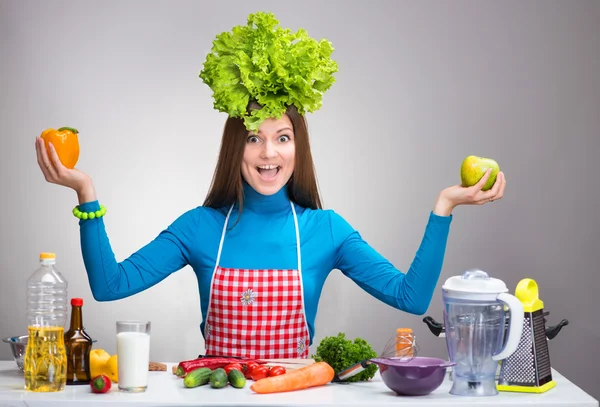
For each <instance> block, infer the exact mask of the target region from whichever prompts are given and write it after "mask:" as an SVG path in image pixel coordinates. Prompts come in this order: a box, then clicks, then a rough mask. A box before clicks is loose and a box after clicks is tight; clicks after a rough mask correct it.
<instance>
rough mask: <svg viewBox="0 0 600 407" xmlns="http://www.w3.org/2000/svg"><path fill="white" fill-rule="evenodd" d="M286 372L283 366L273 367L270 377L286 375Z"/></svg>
mask: <svg viewBox="0 0 600 407" xmlns="http://www.w3.org/2000/svg"><path fill="white" fill-rule="evenodd" d="M285 372H286V370H285V367H283V366H273V367H272V368H271V370H269V377H273V376H279V375H282V374H285Z"/></svg>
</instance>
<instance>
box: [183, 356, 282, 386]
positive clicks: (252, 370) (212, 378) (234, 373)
mask: <svg viewBox="0 0 600 407" xmlns="http://www.w3.org/2000/svg"><path fill="white" fill-rule="evenodd" d="M174 373H175V375H177V376H179V377H181V378H183V385H184V386H185V387H187V388H194V387H199V386H203V385H205V384H210V386H211V387H213V388H216V389H221V388H223V387H226V386H227V384H230V385H231V386H232V387H235V388H237V389H242V388H244V387H245V386H246V380H254V381H258V380H261V379H265V378H267V377H275V376H280V375H284V374H285V373H286V369H285V367H283V366H272V367H271V366H267V365H266V362H264V361H261V360H254V359H238V358H228V357H210V358H198V359H192V360H185V361H182V362H180V363H179V365H178V366H177V369H176V370H175V372H174Z"/></svg>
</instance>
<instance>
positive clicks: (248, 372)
mask: <svg viewBox="0 0 600 407" xmlns="http://www.w3.org/2000/svg"><path fill="white" fill-rule="evenodd" d="M243 366H244V368H245V369H244V370H242V373H244V376H246V379H250V378H252V370H254V368H255V367H256V366H260V365H259V364H258V363H256V362H248V363H247V364H244V365H243Z"/></svg>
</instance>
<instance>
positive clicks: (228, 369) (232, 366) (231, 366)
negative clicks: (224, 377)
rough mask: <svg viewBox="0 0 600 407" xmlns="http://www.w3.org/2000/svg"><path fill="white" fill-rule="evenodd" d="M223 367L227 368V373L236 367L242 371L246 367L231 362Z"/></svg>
mask: <svg viewBox="0 0 600 407" xmlns="http://www.w3.org/2000/svg"><path fill="white" fill-rule="evenodd" d="M223 369H225V373H227V374H229V372H231V371H232V370H234V369H236V370H239V371H240V372H243V371H244V369H243V368H242V365H241V364H239V363H230V364H228V365H227V366H225V367H224V368H223Z"/></svg>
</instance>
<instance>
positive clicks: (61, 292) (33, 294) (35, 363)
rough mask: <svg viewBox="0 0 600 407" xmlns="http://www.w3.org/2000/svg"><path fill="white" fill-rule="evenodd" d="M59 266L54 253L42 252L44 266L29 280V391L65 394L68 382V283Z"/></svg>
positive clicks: (27, 364)
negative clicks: (66, 331) (66, 329)
mask: <svg viewBox="0 0 600 407" xmlns="http://www.w3.org/2000/svg"><path fill="white" fill-rule="evenodd" d="M55 264H56V255H55V254H54V253H40V267H39V268H38V269H37V270H36V271H35V272H34V273H33V274H32V275H31V277H29V279H28V280H27V319H28V329H29V339H28V341H27V349H26V351H25V358H24V359H25V360H24V362H25V363H24V364H25V366H24V371H25V389H26V390H29V391H36V392H54V391H61V390H63V389H64V387H65V383H66V380H67V355H66V349H65V342H64V333H65V322H66V317H67V281H66V280H65V278H64V277H63V276H62V275H61V274H60V272H59V271H58V270H57V269H56V267H55Z"/></svg>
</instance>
